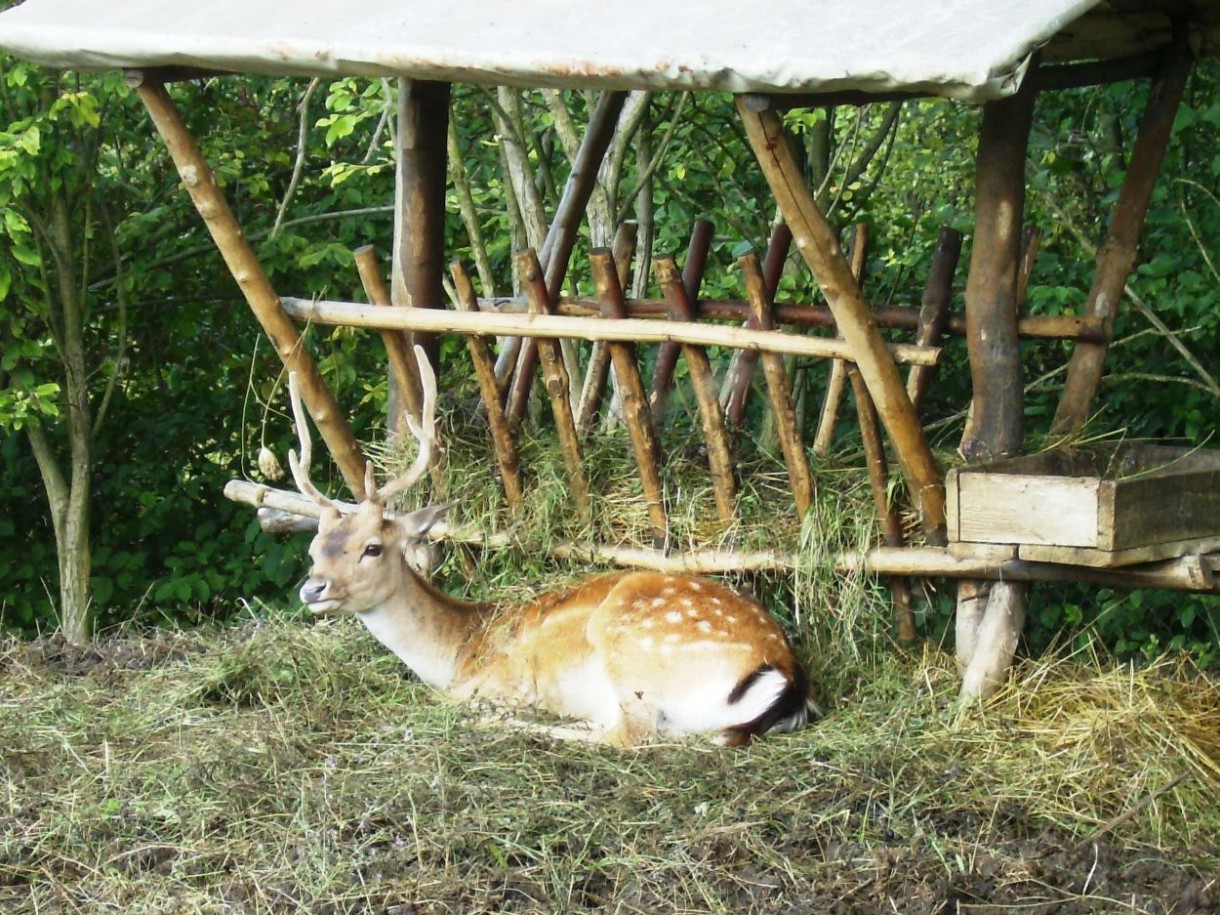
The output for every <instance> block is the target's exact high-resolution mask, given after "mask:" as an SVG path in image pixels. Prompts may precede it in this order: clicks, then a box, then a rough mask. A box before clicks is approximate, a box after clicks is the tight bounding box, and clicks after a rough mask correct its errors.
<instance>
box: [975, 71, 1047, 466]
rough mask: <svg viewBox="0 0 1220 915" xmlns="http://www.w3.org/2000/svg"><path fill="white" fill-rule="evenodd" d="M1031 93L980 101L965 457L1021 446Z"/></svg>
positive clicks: (989, 456)
mask: <svg viewBox="0 0 1220 915" xmlns="http://www.w3.org/2000/svg"><path fill="white" fill-rule="evenodd" d="M1034 97H1035V93H1034V92H1033V90H1031V89H1030V88H1029V86H1028V85H1027V86H1026V87H1025V88H1023V89H1022V90H1021V91H1019V92H1018V93H1017V94H1016V95H1015V96H1013V97H1012V98H1009V99H1003V100H1001V101H997V102H988V103H987V104H986V105H984V106H983V125H982V128H981V131H980V134H979V150H978V164H977V177H976V183H977V191H976V194H975V226H974V242H973V244H972V246H971V252H970V273H969V275H968V277H967V279H966V345H967V348H968V351H969V355H970V375H971V380H972V382H973V389H974V400H973V409H972V411H971V415H970V420H969V422H968V423H967V426H966V432H965V434H964V435H963V437H962V445H961V451H962V454H963V456H964V457H965V458H966V459H967V460H968V461H987V460H997V459H999V458H1001V457H1004V456H1006V455H1010V454H1013V453H1015V452H1016V451H1017V450H1018V449H1019V448H1020V447H1021V439H1022V432H1023V421H1024V405H1023V388H1022V382H1021V348H1020V345H1019V342H1018V339H1017V274H1018V272H1019V270H1020V264H1021V219H1022V213H1023V212H1024V208H1025V150H1026V146H1027V145H1028V141H1029V130H1030V124H1031V122H1032V119H1033V111H1034Z"/></svg>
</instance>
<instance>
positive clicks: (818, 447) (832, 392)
mask: <svg viewBox="0 0 1220 915" xmlns="http://www.w3.org/2000/svg"><path fill="white" fill-rule="evenodd" d="M867 253H868V226H867V225H866V224H865V223H862V222H858V223H856V225H855V226H854V227H853V228H852V236H851V260H850V262H849V263H850V265H851V272H852V276H854V277H855V278H856V286H857V287H859V289H860V290H861V291H863V290H864V264H865V261H866V255H867ZM846 381H847V363H846V362H844V361H843V360H842V359H835V360H833V361H831V363H830V375H829V377H828V378H827V379H826V394H825V396H824V397H823V398H822V412H821V414H820V415H819V416H818V429H817V432H816V433H815V434H814V436H813V453H814V454H816V455H817V456H818V457H826V455H828V454H830V443H831V440H832V439H833V438H834V434H835V426H836V425H837V424H838V422H839V405H840V404H841V403H842V402H843V390H844V385H845V382H846Z"/></svg>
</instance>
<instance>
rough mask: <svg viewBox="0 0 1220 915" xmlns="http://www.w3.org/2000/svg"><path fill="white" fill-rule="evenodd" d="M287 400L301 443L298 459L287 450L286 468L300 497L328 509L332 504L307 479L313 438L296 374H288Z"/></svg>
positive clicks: (291, 451) (311, 457)
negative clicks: (299, 492)
mask: <svg viewBox="0 0 1220 915" xmlns="http://www.w3.org/2000/svg"><path fill="white" fill-rule="evenodd" d="M288 398H289V400H291V401H292V415H293V418H294V419H295V420H296V426H297V438H298V439H299V440H300V443H301V456H300V458H299V459H298V458H297V453H296V451H294V450H292V449H291V448H290V449H289V450H288V466H289V468H290V469H291V470H292V479H293V480H295V481H296V484H297V489H299V490H300V491H301V495H303V496H308V497H309V498H310V499H312V500H313V501H314V502H316V503H317V504H318V505H320V506H321V507H322V508H329V507H332V506H333V505H334V503H333V502H332V501H331V500H330V499H328V498H327V497H326V496H324V495H323V494H322V491H321V490H319V489H318V487H316V486H314V485H313V482H312V481H311V480H310V479H309V464H310V462H311V461H312V460H313V438H312V437H311V436H310V434H309V423H308V422H307V421H306V418H305V408H304V407H303V406H302V405H301V387H300V385H299V384H298V383H297V373H296V372H289V373H288Z"/></svg>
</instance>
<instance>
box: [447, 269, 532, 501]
mask: <svg viewBox="0 0 1220 915" xmlns="http://www.w3.org/2000/svg"><path fill="white" fill-rule="evenodd" d="M449 271H450V275H451V276H452V277H453V285H454V288H456V289H457V299H458V307H460V308H461V309H462V310H463V311H468V312H470V311H478V310H479V306H478V300H477V299H476V298H475V294H474V286H473V285H472V284H471V282H470V277H469V276H468V275H467V273H466V271H465V269H463V267H462V264H461V262H460V261H454V262H453V263H452V264H450V266H449ZM466 346H467V347H468V348H469V350H470V358H471V361H472V362H473V363H474V374H475V378H476V379H477V380H478V383H479V394H480V395H481V396H482V398H483V405H484V406H485V407H486V408H487V424H488V426H489V427H490V428H491V441H492V447H493V449H494V450H495V452H496V463H497V464H498V465H499V467H500V482H501V483H502V484H503V485H504V497H505V498H506V499H507V500H508V509H509V512H511V513H512V514H514V515H515V514H518V513H519V512H520V511H521V506H522V501H523V500H522V493H521V471H520V462H519V460H518V458H517V446H516V445H515V444H514V443H513V434H512V430H511V429H510V428H509V425H508V420H507V419H506V418H505V416H504V409H503V407H502V406H501V404H500V392H499V389H498V388H497V387H496V363H495V360H494V359H493V358H492V356H491V350H490V348H489V347H488V345H487V338H486V337H480V336H477V335H475V334H471V335H469V336H467V337H466Z"/></svg>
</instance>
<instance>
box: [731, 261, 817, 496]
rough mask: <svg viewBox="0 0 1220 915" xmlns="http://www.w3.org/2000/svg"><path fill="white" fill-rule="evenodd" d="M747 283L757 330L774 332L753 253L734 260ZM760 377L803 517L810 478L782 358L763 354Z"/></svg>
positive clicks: (759, 270)
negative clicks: (768, 398)
mask: <svg viewBox="0 0 1220 915" xmlns="http://www.w3.org/2000/svg"><path fill="white" fill-rule="evenodd" d="M737 264H738V266H740V267H741V272H742V275H743V276H744V277H745V282H746V295H747V296H749V299H750V306H751V307H752V308H753V310H754V323H755V324H757V325H758V329H759V330H774V329H775V318H774V316H773V315H772V312H771V297H770V296H769V295H767V286H766V281H765V280H764V279H763V274H762V267H761V266H760V265H759V263H758V255H756V254H754V253H753V252H751V253H749V254H745V255H743V256H741V257H740V258H738V259H737ZM762 364H763V374H764V375H765V376H766V379H767V392H768V394H769V395H770V397H771V413H772V415H773V416H774V417H775V431H776V435H777V437H778V438H779V447H780V450H781V451H782V452H783V454H784V466H785V467H787V469H788V486H789V488H790V489H791V490H792V499H793V501H794V502H795V503H796V514H797V517H799V518H802V519H803V518H804V517H805V515H806V514H807V513H808V511H809V509H810V508H811V507H812V506H813V476H812V474H810V472H809V461H808V459H807V458H806V457H805V445H804V442H802V441H801V430H800V427H799V426H798V424H797V421H796V410H795V409H794V408H793V406H792V387H791V385H790V384H789V383H788V369H787V367H786V366H785V365H784V357H783V356H781V355H779V354H778V353H763V354H762Z"/></svg>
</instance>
